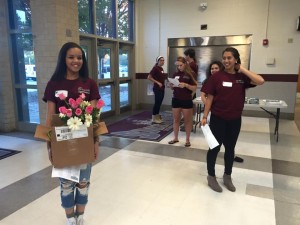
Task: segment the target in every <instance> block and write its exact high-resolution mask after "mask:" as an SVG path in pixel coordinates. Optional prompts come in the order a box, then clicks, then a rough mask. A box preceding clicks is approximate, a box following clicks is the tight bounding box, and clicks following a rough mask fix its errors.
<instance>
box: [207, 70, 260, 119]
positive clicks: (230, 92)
mask: <svg viewBox="0 0 300 225" xmlns="http://www.w3.org/2000/svg"><path fill="white" fill-rule="evenodd" d="M250 82H251V80H250V79H249V78H248V77H247V76H246V75H244V74H242V73H236V74H229V73H226V72H225V71H219V72H216V73H214V74H213V75H212V76H211V77H210V78H209V79H208V81H207V82H206V83H205V85H203V86H202V88H201V92H204V93H207V94H210V95H213V96H214V99H213V102H212V106H211V113H212V114H214V115H216V116H219V117H221V118H223V119H226V120H232V119H238V118H240V117H241V115H242V111H243V109H244V102H245V89H246V88H251V87H255V85H252V84H251V83H250Z"/></svg>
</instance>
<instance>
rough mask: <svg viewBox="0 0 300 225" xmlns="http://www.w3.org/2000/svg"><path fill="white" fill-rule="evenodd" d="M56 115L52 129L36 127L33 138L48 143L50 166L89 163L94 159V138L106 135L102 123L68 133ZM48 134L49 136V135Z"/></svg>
mask: <svg viewBox="0 0 300 225" xmlns="http://www.w3.org/2000/svg"><path fill="white" fill-rule="evenodd" d="M62 124H63V123H62V121H61V120H60V118H59V117H58V115H54V117H53V118H52V127H51V128H49V127H46V126H44V125H37V127H36V131H35V134H34V137H35V138H39V139H42V140H45V141H50V136H51V150H52V164H53V166H54V167H56V168H63V167H67V166H74V165H80V164H84V163H91V162H93V161H94V160H95V159H94V137H95V136H99V135H100V134H105V133H108V130H107V127H106V125H105V123H104V122H99V123H98V124H97V125H94V127H93V126H90V127H88V128H87V127H86V126H82V127H81V129H80V130H78V131H70V130H69V129H68V127H67V126H62ZM49 133H50V135H49Z"/></svg>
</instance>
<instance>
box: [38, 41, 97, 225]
mask: <svg viewBox="0 0 300 225" xmlns="http://www.w3.org/2000/svg"><path fill="white" fill-rule="evenodd" d="M62 90H63V91H65V92H67V96H66V97H68V98H73V99H77V98H78V97H79V95H80V94H82V93H84V94H85V100H86V101H89V102H91V104H92V105H93V106H94V107H96V104H97V100H98V99H100V95H99V90H98V86H97V84H96V82H95V81H94V80H92V79H91V78H89V71H88V66H87V61H86V58H85V54H84V52H83V50H82V48H81V47H80V46H79V45H78V44H76V43H73V42H68V43H66V44H64V45H63V46H62V48H61V49H60V52H59V55H58V61H57V65H56V69H55V71H54V73H53V75H52V77H51V79H50V81H49V82H48V84H47V86H46V90H45V93H44V97H43V100H44V101H45V102H47V116H46V126H48V127H50V126H51V118H52V115H53V114H58V113H59V107H61V106H66V105H65V101H64V100H61V99H60V98H59V97H58V96H57V93H58V92H59V91H62ZM47 149H48V154H49V159H50V161H51V162H52V151H51V142H47ZM98 151H99V139H98V138H95V140H94V152H95V159H96V158H97V156H98ZM91 168H92V164H91V163H89V164H84V165H81V170H80V178H79V183H77V182H73V181H70V180H66V179H64V178H59V181H60V196H61V206H62V207H63V208H64V209H65V213H66V217H67V225H84V220H83V214H84V212H85V206H86V204H87V202H88V190H89V186H90V176H91Z"/></svg>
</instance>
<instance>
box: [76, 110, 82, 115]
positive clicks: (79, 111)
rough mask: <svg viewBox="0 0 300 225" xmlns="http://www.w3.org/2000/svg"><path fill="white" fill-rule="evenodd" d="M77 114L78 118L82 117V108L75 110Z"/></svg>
mask: <svg viewBox="0 0 300 225" xmlns="http://www.w3.org/2000/svg"><path fill="white" fill-rule="evenodd" d="M75 114H76V116H80V115H81V114H82V110H81V109H80V108H77V109H76V110H75Z"/></svg>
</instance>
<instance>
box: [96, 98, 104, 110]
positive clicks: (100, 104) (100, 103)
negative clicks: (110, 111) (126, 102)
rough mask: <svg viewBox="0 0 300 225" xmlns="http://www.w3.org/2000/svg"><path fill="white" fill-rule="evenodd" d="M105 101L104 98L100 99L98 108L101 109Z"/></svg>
mask: <svg viewBox="0 0 300 225" xmlns="http://www.w3.org/2000/svg"><path fill="white" fill-rule="evenodd" d="M104 105H105V104H104V101H103V100H102V99H99V100H98V102H97V105H96V108H97V109H101V108H102V107H103V106H104Z"/></svg>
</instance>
